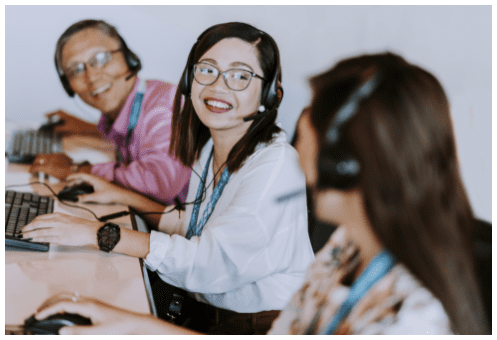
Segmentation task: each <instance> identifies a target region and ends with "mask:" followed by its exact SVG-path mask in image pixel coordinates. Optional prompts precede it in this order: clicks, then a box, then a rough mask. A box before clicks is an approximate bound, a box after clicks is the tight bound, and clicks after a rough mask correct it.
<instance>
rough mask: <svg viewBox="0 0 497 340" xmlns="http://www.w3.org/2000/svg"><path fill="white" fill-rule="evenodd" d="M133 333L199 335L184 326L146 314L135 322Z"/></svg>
mask: <svg viewBox="0 0 497 340" xmlns="http://www.w3.org/2000/svg"><path fill="white" fill-rule="evenodd" d="M136 326H137V328H138V329H136V333H135V334H157V335H200V334H201V333H197V332H194V331H192V330H189V329H187V328H184V327H180V326H177V325H175V324H173V323H170V322H167V321H163V320H160V319H158V318H155V317H150V316H146V317H144V318H143V319H142V320H141V322H136Z"/></svg>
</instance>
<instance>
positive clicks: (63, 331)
mask: <svg viewBox="0 0 497 340" xmlns="http://www.w3.org/2000/svg"><path fill="white" fill-rule="evenodd" d="M59 334H60V335H71V329H70V328H69V327H62V328H61V329H59Z"/></svg>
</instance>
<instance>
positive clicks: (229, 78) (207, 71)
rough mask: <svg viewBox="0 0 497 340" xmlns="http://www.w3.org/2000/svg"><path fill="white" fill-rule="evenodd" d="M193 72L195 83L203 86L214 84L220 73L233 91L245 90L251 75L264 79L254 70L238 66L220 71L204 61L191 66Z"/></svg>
mask: <svg viewBox="0 0 497 340" xmlns="http://www.w3.org/2000/svg"><path fill="white" fill-rule="evenodd" d="M193 73H194V76H195V80H196V81H197V83H199V84H200V85H204V86H209V85H212V84H214V83H215V82H216V81H217V78H219V75H220V74H222V75H223V78H224V82H225V83H226V86H228V87H229V88H230V89H232V90H233V91H243V90H245V89H246V88H247V87H248V86H249V84H250V81H251V80H252V77H257V78H259V79H262V80H264V81H265V80H266V79H264V78H263V77H261V76H259V75H257V74H255V73H254V72H250V71H247V70H242V69H238V68H232V69H231V70H227V71H224V72H221V71H219V70H218V69H217V68H216V67H215V66H214V65H211V64H208V63H205V62H202V63H198V64H195V65H194V66H193Z"/></svg>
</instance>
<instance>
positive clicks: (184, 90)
mask: <svg viewBox="0 0 497 340" xmlns="http://www.w3.org/2000/svg"><path fill="white" fill-rule="evenodd" d="M188 66H189V65H188V64H187V65H186V68H185V70H184V71H183V77H182V78H181V81H180V82H179V90H180V91H181V94H183V95H184V96H189V95H190V86H191V85H190V82H191V81H190V72H189V67H188Z"/></svg>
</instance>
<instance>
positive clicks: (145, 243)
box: [112, 228, 150, 259]
mask: <svg viewBox="0 0 497 340" xmlns="http://www.w3.org/2000/svg"><path fill="white" fill-rule="evenodd" d="M112 251H114V252H116V253H121V254H125V255H129V256H133V257H139V258H143V259H144V258H145V257H147V255H148V253H149V252H150V234H149V233H144V232H141V231H136V230H131V229H127V228H121V239H120V240H119V242H118V243H117V245H116V246H115V247H114V249H113V250H112Z"/></svg>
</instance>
